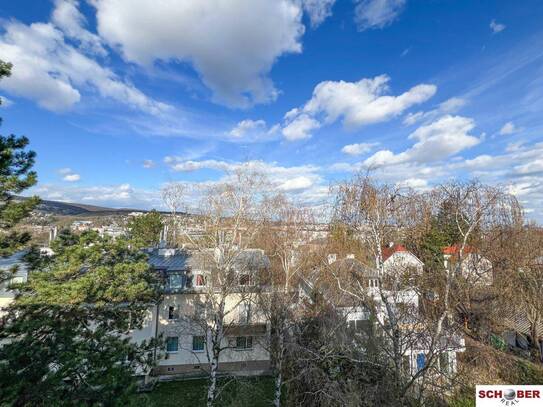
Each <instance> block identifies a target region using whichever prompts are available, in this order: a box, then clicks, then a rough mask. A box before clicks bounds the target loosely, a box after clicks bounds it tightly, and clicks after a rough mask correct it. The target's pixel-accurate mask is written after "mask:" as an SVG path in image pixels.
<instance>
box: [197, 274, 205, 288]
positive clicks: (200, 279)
mask: <svg viewBox="0 0 543 407" xmlns="http://www.w3.org/2000/svg"><path fill="white" fill-rule="evenodd" d="M205 285H206V278H205V276H204V275H203V274H196V287H204V286H205Z"/></svg>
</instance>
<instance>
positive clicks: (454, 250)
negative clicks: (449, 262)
mask: <svg viewBox="0 0 543 407" xmlns="http://www.w3.org/2000/svg"><path fill="white" fill-rule="evenodd" d="M461 247H462V245H460V244H453V245H452V246H447V247H444V248H443V249H442V252H443V254H458V253H459V252H460V248H461ZM474 252H475V249H474V248H473V247H471V246H468V245H466V246H465V247H464V253H474Z"/></svg>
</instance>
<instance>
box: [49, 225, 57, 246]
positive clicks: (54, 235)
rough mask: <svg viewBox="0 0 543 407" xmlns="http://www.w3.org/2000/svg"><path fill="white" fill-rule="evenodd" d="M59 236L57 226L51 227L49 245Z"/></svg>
mask: <svg viewBox="0 0 543 407" xmlns="http://www.w3.org/2000/svg"><path fill="white" fill-rule="evenodd" d="M56 238H57V227H56V226H53V227H52V228H51V229H49V245H51V243H52V242H53V240H55V239H56Z"/></svg>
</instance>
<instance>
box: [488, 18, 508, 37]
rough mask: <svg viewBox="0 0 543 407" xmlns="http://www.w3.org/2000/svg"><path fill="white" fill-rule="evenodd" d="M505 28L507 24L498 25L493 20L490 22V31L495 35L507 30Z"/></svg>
mask: <svg viewBox="0 0 543 407" xmlns="http://www.w3.org/2000/svg"><path fill="white" fill-rule="evenodd" d="M505 27H506V26H505V24H500V23H497V22H496V20H492V21H491V22H490V29H491V30H492V33H493V34H497V33H499V32H502V31H503V30H505Z"/></svg>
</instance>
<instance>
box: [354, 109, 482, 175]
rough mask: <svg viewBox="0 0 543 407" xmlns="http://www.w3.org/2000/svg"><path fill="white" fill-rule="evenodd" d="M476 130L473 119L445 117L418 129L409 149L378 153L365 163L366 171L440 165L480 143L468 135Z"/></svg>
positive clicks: (413, 134)
mask: <svg viewBox="0 0 543 407" xmlns="http://www.w3.org/2000/svg"><path fill="white" fill-rule="evenodd" d="M474 128H475V123H474V121H473V119H470V118H467V117H462V116H450V115H447V116H444V117H442V118H440V119H439V120H437V121H435V122H433V123H431V124H428V125H424V126H421V127H419V128H418V129H417V130H415V131H414V132H413V133H411V134H410V135H409V139H410V140H416V143H415V144H414V145H413V146H412V147H411V148H409V149H407V150H405V151H403V152H401V153H398V154H394V153H393V152H392V151H390V150H381V151H378V152H376V153H375V154H374V155H372V156H371V157H369V158H368V159H367V160H365V161H364V165H365V166H366V167H382V166H390V165H395V164H400V163H405V162H417V163H427V162H433V161H439V160H442V159H444V158H447V157H449V156H451V155H454V154H456V153H458V152H460V151H463V150H465V149H468V148H471V147H473V146H475V145H477V144H479V143H480V142H481V139H480V138H478V137H475V136H473V135H471V134H470V132H471V131H472V130H473V129H474Z"/></svg>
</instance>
